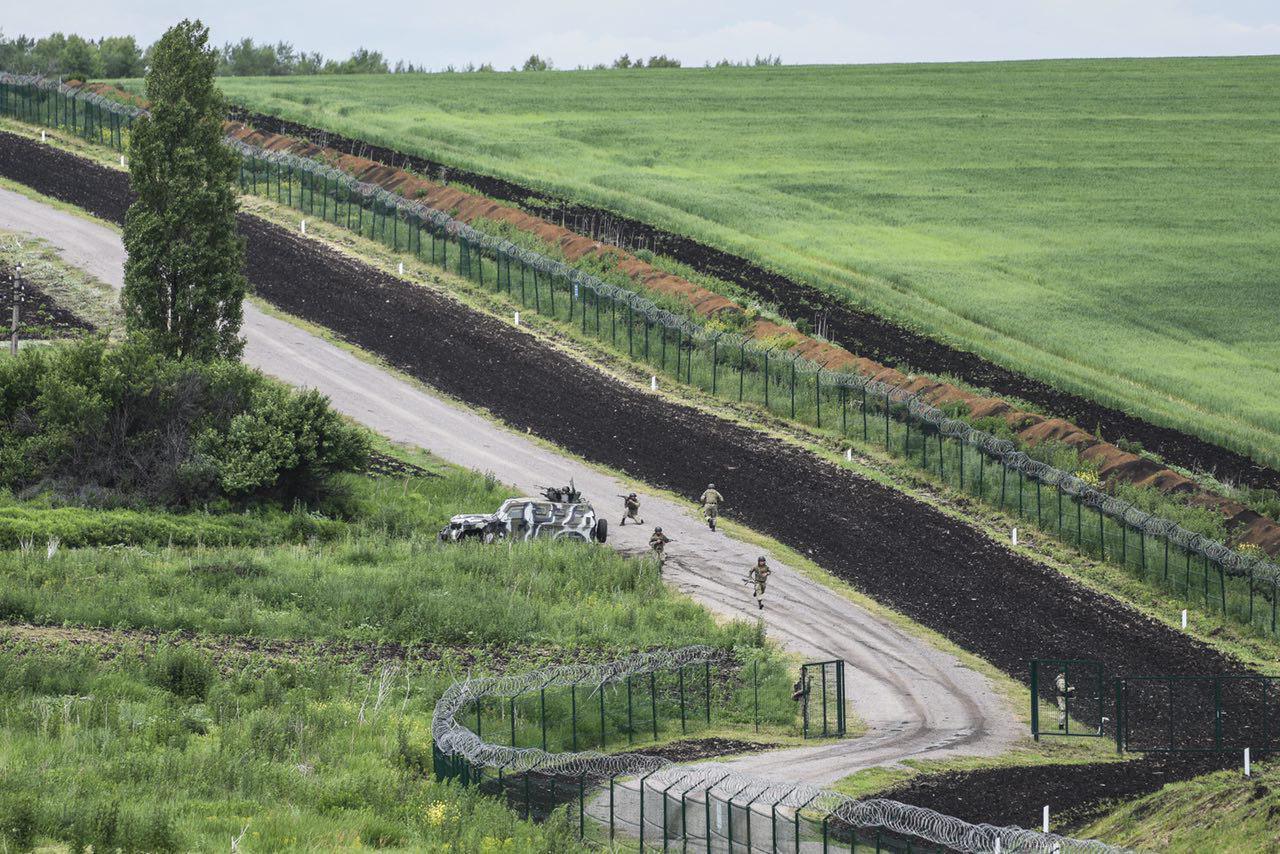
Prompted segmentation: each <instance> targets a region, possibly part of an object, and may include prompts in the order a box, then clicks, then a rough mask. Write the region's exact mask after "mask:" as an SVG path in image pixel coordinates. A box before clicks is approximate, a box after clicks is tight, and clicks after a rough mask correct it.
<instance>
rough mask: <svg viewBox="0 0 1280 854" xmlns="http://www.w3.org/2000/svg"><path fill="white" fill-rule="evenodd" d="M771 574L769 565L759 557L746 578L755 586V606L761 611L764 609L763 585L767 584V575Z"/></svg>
mask: <svg viewBox="0 0 1280 854" xmlns="http://www.w3.org/2000/svg"><path fill="white" fill-rule="evenodd" d="M771 572H773V570H771V569H769V564H767V563H765V560H764V556H763V555H761V556H760V558H759V559H757V560H756V565H755V566H753V567H751V573H750V574H749V575H748V576H747V579H748V580H749V581H750V582H751V583H752V584H753V585H754V586H755V591H754V595H755V597H756V605H758V606H759V607H760V608H761V610H763V609H764V589H765V585H766V584H768V583H769V574H770V573H771Z"/></svg>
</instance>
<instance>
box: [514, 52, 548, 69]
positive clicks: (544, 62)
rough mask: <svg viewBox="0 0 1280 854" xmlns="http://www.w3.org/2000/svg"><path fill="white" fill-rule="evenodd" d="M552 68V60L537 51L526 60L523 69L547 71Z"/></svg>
mask: <svg viewBox="0 0 1280 854" xmlns="http://www.w3.org/2000/svg"><path fill="white" fill-rule="evenodd" d="M549 68H551V60H549V59H543V58H542V57H540V56H538V55H537V54H536V53H535V54H533V55H532V56H530V57H529V58H528V59H526V60H525V61H524V67H523V68H521V69H520V70H521V71H546V70H547V69H549Z"/></svg>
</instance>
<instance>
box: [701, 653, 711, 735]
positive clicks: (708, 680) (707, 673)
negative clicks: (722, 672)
mask: <svg viewBox="0 0 1280 854" xmlns="http://www.w3.org/2000/svg"><path fill="white" fill-rule="evenodd" d="M702 664H703V667H704V668H705V669H704V671H703V672H704V674H705V685H706V689H707V726H710V725H711V662H710V661H704V662H703V663H702Z"/></svg>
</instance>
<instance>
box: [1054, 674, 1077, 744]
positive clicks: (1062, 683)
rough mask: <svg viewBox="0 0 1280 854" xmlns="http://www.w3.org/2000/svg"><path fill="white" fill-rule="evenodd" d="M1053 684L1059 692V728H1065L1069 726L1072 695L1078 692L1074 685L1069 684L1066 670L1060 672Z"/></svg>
mask: <svg viewBox="0 0 1280 854" xmlns="http://www.w3.org/2000/svg"><path fill="white" fill-rule="evenodd" d="M1053 686H1054V688H1055V689H1057V694H1058V729H1062V730H1065V729H1066V728H1067V704H1068V703H1069V702H1070V701H1071V695H1072V694H1074V693H1075V692H1076V689H1075V686H1074V685H1068V684H1067V674H1066V673H1065V672H1064V671H1059V672H1058V678H1056V679H1054V680H1053Z"/></svg>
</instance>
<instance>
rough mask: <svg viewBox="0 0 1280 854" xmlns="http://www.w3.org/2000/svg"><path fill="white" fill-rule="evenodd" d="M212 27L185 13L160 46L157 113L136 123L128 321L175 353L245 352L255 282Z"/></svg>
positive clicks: (128, 226) (150, 85) (152, 85)
mask: <svg viewBox="0 0 1280 854" xmlns="http://www.w3.org/2000/svg"><path fill="white" fill-rule="evenodd" d="M208 41H209V30H208V29H207V28H206V27H205V26H204V25H202V24H201V23H200V22H199V21H195V22H194V23H193V22H191V21H183V22H182V23H180V24H178V25H177V26H175V27H173V28H172V29H170V30H169V31H168V32H166V33H165V34H164V35H163V36H162V37H161V38H160V40H159V41H158V42H157V43H156V44H155V45H154V47H153V49H152V50H151V69H150V71H149V72H148V74H147V99H148V100H149V101H150V102H151V117H150V118H143V119H141V120H140V121H138V122H137V123H135V125H134V127H133V137H132V141H131V143H130V146H129V179H130V183H131V184H132V186H133V190H134V192H135V193H137V196H138V199H137V201H135V202H134V203H133V205H132V206H130V208H129V212H128V215H127V216H126V217H125V225H124V246H125V250H126V251H127V252H128V255H129V257H128V260H127V261H126V262H125V268H124V293H123V295H122V302H123V304H124V312H125V324H126V327H127V328H128V330H129V331H130V332H131V333H137V334H142V335H145V336H146V337H148V338H149V339H150V340H151V341H152V342H153V344H154V345H155V346H156V348H157V349H158V350H159V351H160V352H162V353H165V354H167V355H170V356H174V357H179V358H182V357H192V358H196V359H200V360H204V361H207V360H210V359H215V358H235V357H238V356H239V355H240V350H241V348H242V347H243V343H244V342H243V341H241V340H240V337H239V332H240V323H241V319H242V307H241V303H242V302H243V300H244V294H245V290H246V283H245V278H244V274H243V272H242V270H243V267H244V243H243V241H241V239H240V237H239V235H237V234H236V207H237V205H236V196H235V191H234V190H233V188H232V182H233V181H234V180H235V177H236V170H237V165H238V164H237V159H236V155H235V153H234V152H233V151H232V150H231V149H230V148H228V147H227V146H225V145H224V144H223V142H222V122H223V119H224V117H225V116H226V101H225V99H224V98H223V96H222V93H221V92H219V91H218V89H217V88H216V87H215V86H214V83H213V75H214V71H215V70H216V69H217V67H218V54H217V52H216V51H214V50H212V49H211V48H210V47H209V46H208Z"/></svg>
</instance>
